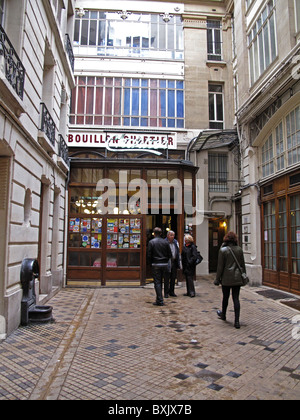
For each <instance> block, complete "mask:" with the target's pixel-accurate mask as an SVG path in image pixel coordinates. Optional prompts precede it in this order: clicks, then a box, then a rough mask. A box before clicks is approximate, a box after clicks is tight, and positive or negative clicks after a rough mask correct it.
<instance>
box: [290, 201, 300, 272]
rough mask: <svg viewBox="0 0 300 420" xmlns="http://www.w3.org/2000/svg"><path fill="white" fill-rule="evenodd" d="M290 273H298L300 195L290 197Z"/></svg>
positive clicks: (299, 255) (299, 266) (299, 261)
mask: <svg viewBox="0 0 300 420" xmlns="http://www.w3.org/2000/svg"><path fill="white" fill-rule="evenodd" d="M290 208H291V210H290V218H291V243H292V244H291V246H292V273H294V274H300V241H299V236H300V195H295V196H293V197H291V199H290Z"/></svg>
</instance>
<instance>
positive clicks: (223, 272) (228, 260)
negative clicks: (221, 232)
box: [215, 243, 246, 287]
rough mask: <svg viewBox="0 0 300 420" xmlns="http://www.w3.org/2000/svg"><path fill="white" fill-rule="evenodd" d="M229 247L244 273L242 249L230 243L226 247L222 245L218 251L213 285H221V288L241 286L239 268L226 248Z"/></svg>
mask: <svg viewBox="0 0 300 420" xmlns="http://www.w3.org/2000/svg"><path fill="white" fill-rule="evenodd" d="M229 246H230V247H231V249H232V251H233V252H234V254H235V256H236V258H237V260H238V263H239V264H240V267H241V269H242V270H243V272H244V273H246V267H245V260H244V254H243V250H242V248H240V247H239V246H237V245H234V244H232V243H229V244H228V245H225V244H223V245H222V247H221V248H220V250H219V256H218V267H217V275H216V280H215V284H222V286H230V287H232V286H242V285H243V282H242V275H241V272H240V270H239V267H238V265H237V263H236V261H235V259H234V257H233V255H232V254H231V252H230V249H228V247H229Z"/></svg>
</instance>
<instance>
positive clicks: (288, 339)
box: [0, 276, 300, 400]
mask: <svg viewBox="0 0 300 420" xmlns="http://www.w3.org/2000/svg"><path fill="white" fill-rule="evenodd" d="M262 289H263V290H264V288H262ZM257 291H260V288H255V289H251V288H250V287H249V286H247V287H245V288H243V289H242V290H241V328H240V330H236V329H235V328H234V327H233V322H234V312H233V307H232V301H230V304H229V308H228V313H227V321H226V322H224V321H221V320H219V319H218V317H217V315H216V309H217V308H219V307H220V305H221V300H222V292H221V288H218V287H216V286H214V285H213V278H212V277H211V276H204V277H203V278H201V280H198V281H197V282H196V292H197V295H196V297H195V298H194V299H186V298H185V297H184V296H183V294H184V293H185V287H178V288H176V294H177V296H178V297H177V298H176V299H173V300H170V299H167V300H166V305H165V306H164V307H162V308H156V307H154V306H153V305H152V302H153V301H154V300H155V292H154V289H153V285H151V286H146V287H145V288H132V289H126V288H118V289H115V288H98V289H88V288H76V289H75V288H74V289H71V288H66V289H63V290H61V291H60V292H59V293H58V294H57V295H55V296H54V297H53V298H52V299H51V300H50V301H49V304H50V305H51V306H53V313H54V318H55V322H54V323H51V324H41V325H29V326H27V327H20V328H19V329H18V330H17V331H15V332H14V333H13V334H12V335H11V336H10V337H9V338H8V339H7V340H5V341H2V342H0V384H1V385H0V400H17V399H23V400H29V399H54V400H55V399H56V400H75V399H76V400H80V399H82V400H88V399H95V400H118V399H120V400H125V399H146V400H147V399H148V400H152V399H156V400H170V399H174V400H197V399H198V400H204V399H207V400H210V399H234V400H239V399H240V400H247V399H250V400H252V399H253V400H256V399H298V400H299V398H300V341H299V340H295V339H293V338H292V329H293V328H294V326H295V324H292V318H293V317H294V316H295V315H297V314H299V312H298V311H296V310H295V309H293V308H290V307H288V306H286V305H282V304H280V302H279V301H278V299H274V298H272V296H273V297H274V296H275V295H276V297H277V294H275V295H274V294H271V293H270V294H267V297H266V296H264V297H262V295H260V294H258V293H257ZM268 296H271V297H268Z"/></svg>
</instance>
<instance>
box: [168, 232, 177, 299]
mask: <svg viewBox="0 0 300 420" xmlns="http://www.w3.org/2000/svg"><path fill="white" fill-rule="evenodd" d="M165 241H167V242H168V244H169V246H170V248H171V252H172V257H171V260H170V261H169V271H168V276H167V279H165V280H164V281H165V285H164V286H165V287H164V289H165V298H168V297H169V296H173V297H176V294H175V280H176V278H177V270H178V269H179V268H181V258H180V251H179V244H178V241H177V240H176V239H175V232H173V230H169V232H168V233H167V237H166V239H165Z"/></svg>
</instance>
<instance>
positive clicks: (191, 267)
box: [181, 243, 197, 276]
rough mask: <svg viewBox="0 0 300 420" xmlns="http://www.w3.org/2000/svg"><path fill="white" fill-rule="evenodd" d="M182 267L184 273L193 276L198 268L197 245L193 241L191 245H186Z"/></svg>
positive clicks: (182, 256)
mask: <svg viewBox="0 0 300 420" xmlns="http://www.w3.org/2000/svg"><path fill="white" fill-rule="evenodd" d="M181 260H182V269H183V274H185V275H187V276H193V275H194V274H195V269H196V260H197V247H196V245H194V244H193V243H191V244H190V245H189V246H186V245H184V247H183V250H182V253H181Z"/></svg>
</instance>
